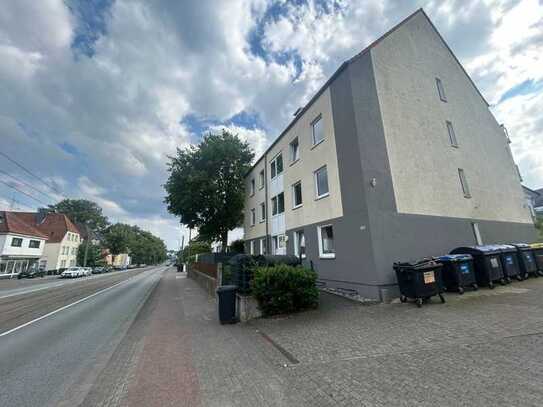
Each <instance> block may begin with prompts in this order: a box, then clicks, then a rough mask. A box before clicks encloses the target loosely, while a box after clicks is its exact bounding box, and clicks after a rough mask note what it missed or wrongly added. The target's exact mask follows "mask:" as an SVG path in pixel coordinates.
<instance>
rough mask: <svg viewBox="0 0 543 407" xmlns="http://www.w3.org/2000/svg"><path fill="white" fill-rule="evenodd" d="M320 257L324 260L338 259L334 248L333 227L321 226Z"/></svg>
mask: <svg viewBox="0 0 543 407" xmlns="http://www.w3.org/2000/svg"><path fill="white" fill-rule="evenodd" d="M317 231H318V235H319V255H320V257H323V258H334V257H336V250H335V248H334V230H333V228H332V225H325V226H319V227H318V229H317Z"/></svg>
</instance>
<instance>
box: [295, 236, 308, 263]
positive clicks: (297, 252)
mask: <svg viewBox="0 0 543 407" xmlns="http://www.w3.org/2000/svg"><path fill="white" fill-rule="evenodd" d="M300 233H301V234H302V235H303V236H304V248H306V247H307V246H306V240H305V232H304V230H303V229H300V230H296V231H295V232H294V255H295V256H296V257H300ZM306 257H307V250H304V253H302V259H305V258H306Z"/></svg>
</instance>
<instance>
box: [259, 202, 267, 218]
mask: <svg viewBox="0 0 543 407" xmlns="http://www.w3.org/2000/svg"><path fill="white" fill-rule="evenodd" d="M265 220H266V204H265V203H264V202H262V203H261V204H260V222H264V221H265Z"/></svg>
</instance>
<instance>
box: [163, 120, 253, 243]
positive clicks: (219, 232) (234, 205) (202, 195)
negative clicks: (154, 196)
mask: <svg viewBox="0 0 543 407" xmlns="http://www.w3.org/2000/svg"><path fill="white" fill-rule="evenodd" d="M253 158H254V153H253V152H252V150H251V148H250V147H249V145H248V144H247V143H246V142H243V141H241V140H240V139H239V137H238V136H237V135H233V134H231V133H230V132H228V131H226V130H223V131H222V132H221V133H220V134H213V133H209V134H207V135H205V136H204V138H203V140H202V141H201V142H200V144H198V145H196V146H191V147H187V148H185V149H177V155H176V156H175V157H170V161H169V163H168V171H169V173H170V174H169V177H168V180H167V182H166V184H165V185H164V188H165V190H166V198H165V203H166V204H167V205H168V211H169V212H170V213H172V214H174V215H176V216H179V217H180V218H181V222H182V223H183V224H184V225H186V226H188V227H189V228H198V233H199V234H200V235H201V236H205V237H206V238H207V239H210V240H217V241H220V242H221V243H222V248H223V250H224V249H225V248H226V247H227V243H228V231H230V230H232V229H234V228H236V227H238V226H240V225H241V223H242V221H243V204H244V193H245V182H244V176H245V174H246V173H247V172H248V171H249V169H250V166H251V162H252V160H253Z"/></svg>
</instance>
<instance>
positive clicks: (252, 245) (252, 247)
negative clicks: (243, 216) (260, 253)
mask: <svg viewBox="0 0 543 407" xmlns="http://www.w3.org/2000/svg"><path fill="white" fill-rule="evenodd" d="M249 252H250V253H251V254H252V255H254V254H255V241H254V240H251V241H250V243H249Z"/></svg>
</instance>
